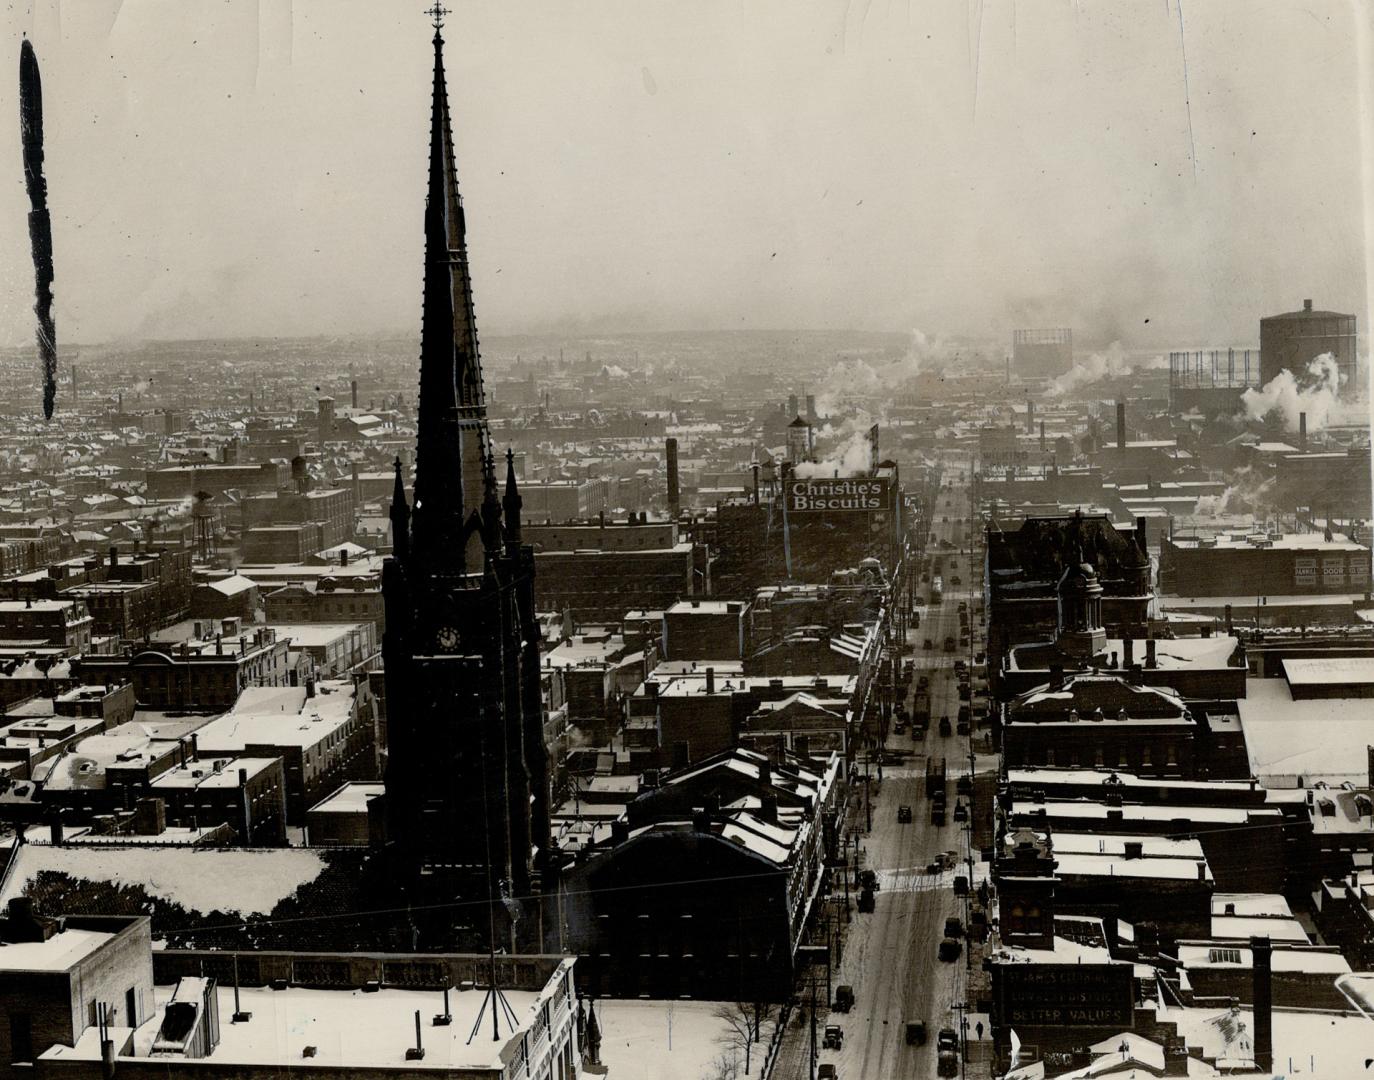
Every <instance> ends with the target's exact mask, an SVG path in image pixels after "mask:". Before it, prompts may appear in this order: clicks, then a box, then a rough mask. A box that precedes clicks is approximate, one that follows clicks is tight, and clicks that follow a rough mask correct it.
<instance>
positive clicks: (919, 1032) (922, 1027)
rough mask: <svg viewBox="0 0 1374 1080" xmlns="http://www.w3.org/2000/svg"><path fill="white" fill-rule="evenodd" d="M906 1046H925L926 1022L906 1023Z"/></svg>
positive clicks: (914, 1021)
mask: <svg viewBox="0 0 1374 1080" xmlns="http://www.w3.org/2000/svg"><path fill="white" fill-rule="evenodd" d="M906 1044H907V1046H925V1044H926V1022H925V1021H924V1020H908V1021H907V1022H906Z"/></svg>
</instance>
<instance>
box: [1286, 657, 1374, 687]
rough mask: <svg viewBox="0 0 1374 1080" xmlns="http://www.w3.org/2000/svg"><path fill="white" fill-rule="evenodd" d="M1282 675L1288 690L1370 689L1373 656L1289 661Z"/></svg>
mask: <svg viewBox="0 0 1374 1080" xmlns="http://www.w3.org/2000/svg"><path fill="white" fill-rule="evenodd" d="M1283 673H1284V675H1285V676H1286V677H1287V679H1288V685H1289V686H1369V685H1371V684H1374V656H1344V657H1314V658H1311V659H1300V658H1295V657H1288V658H1286V659H1285V660H1284V661H1283Z"/></svg>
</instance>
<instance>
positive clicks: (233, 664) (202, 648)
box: [78, 629, 291, 710]
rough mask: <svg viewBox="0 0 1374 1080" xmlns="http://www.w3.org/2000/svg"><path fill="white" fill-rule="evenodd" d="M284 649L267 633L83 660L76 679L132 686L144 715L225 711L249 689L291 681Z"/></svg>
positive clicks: (259, 631)
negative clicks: (155, 711) (165, 711)
mask: <svg viewBox="0 0 1374 1080" xmlns="http://www.w3.org/2000/svg"><path fill="white" fill-rule="evenodd" d="M286 654H287V643H286V642H285V641H279V640H277V637H276V635H275V633H273V632H272V631H271V630H263V629H259V630H255V631H254V632H253V633H252V635H248V634H244V635H242V636H240V637H239V638H237V639H234V640H229V641H225V640H223V639H216V640H215V641H184V642H181V643H179V644H167V645H165V646H155V647H151V648H144V649H140V650H138V651H134V649H133V648H126V649H125V651H124V652H123V653H122V654H121V655H118V656H95V655H87V656H83V657H82V658H81V660H80V661H79V663H78V668H79V672H80V677H81V678H83V679H86V680H88V681H91V682H132V683H133V685H134V693H135V694H136V695H137V697H138V703H139V705H140V706H141V707H142V708H147V709H197V710H199V709H204V710H213V709H228V708H232V707H233V705H234V702H236V701H237V700H238V697H239V694H240V693H242V691H243V690H244V689H245V688H246V687H249V686H286V685H287V684H288V683H289V682H290V681H291V673H290V671H289V669H288V666H287V655H286Z"/></svg>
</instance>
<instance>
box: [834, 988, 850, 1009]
mask: <svg viewBox="0 0 1374 1080" xmlns="http://www.w3.org/2000/svg"><path fill="white" fill-rule="evenodd" d="M853 1007H854V987H852V986H850V985H849V984H848V983H844V984H842V985H840V986H837V987H835V1011H836V1012H842V1013H847V1012H848V1011H849V1010H850V1009H852V1008H853Z"/></svg>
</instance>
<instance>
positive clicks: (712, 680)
mask: <svg viewBox="0 0 1374 1080" xmlns="http://www.w3.org/2000/svg"><path fill="white" fill-rule="evenodd" d="M706 692H707V693H708V694H714V693H715V692H716V669H715V668H713V667H708V668H707V669H706Z"/></svg>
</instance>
